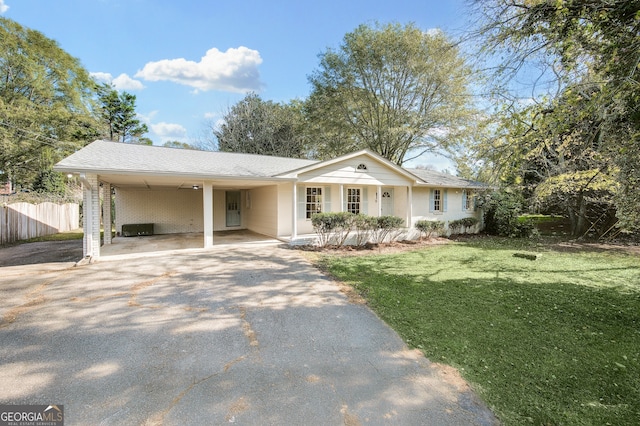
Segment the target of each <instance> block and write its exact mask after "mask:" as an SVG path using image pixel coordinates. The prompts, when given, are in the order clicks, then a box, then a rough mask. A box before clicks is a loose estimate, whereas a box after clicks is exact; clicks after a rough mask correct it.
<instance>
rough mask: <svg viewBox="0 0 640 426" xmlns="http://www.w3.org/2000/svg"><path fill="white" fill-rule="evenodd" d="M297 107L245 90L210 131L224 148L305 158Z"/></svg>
mask: <svg viewBox="0 0 640 426" xmlns="http://www.w3.org/2000/svg"><path fill="white" fill-rule="evenodd" d="M301 127H302V120H301V113H300V109H299V108H298V107H296V105H295V104H292V105H281V104H277V103H274V102H271V101H263V100H262V99H261V98H260V97H259V96H258V95H256V94H255V93H249V94H248V95H246V96H245V97H244V99H242V100H241V101H240V102H238V103H237V104H235V105H234V106H233V107H231V109H229V111H228V112H227V113H226V114H225V116H224V122H223V123H222V124H221V125H220V126H219V127H217V128H213V129H212V132H213V134H214V135H215V137H216V139H217V149H218V150H220V151H226V152H244V153H247V154H261V155H275V156H281V157H291V158H305V157H306V150H305V146H304V143H303V137H302V131H301Z"/></svg>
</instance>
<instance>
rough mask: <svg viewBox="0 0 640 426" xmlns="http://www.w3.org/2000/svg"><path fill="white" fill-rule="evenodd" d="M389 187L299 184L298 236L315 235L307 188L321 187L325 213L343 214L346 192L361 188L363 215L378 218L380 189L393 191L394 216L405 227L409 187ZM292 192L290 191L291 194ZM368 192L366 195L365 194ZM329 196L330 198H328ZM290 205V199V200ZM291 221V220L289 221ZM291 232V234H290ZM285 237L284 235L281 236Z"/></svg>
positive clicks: (353, 184) (352, 184)
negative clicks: (307, 200) (308, 205)
mask: <svg viewBox="0 0 640 426" xmlns="http://www.w3.org/2000/svg"><path fill="white" fill-rule="evenodd" d="M404 183H405V186H387V185H380V186H378V185H376V186H371V185H363V184H358V183H351V184H350V183H345V184H342V185H336V184H321V183H313V182H300V183H298V198H299V199H298V217H297V222H296V223H297V228H298V234H311V233H313V232H314V231H313V225H312V224H311V219H307V218H306V203H305V201H304V197H306V188H307V187H319V188H322V190H323V196H324V197H325V198H324V202H323V211H324V212H341V211H346V209H345V203H346V190H347V188H360V189H361V190H362V191H361V196H362V200H361V213H363V214H367V215H369V216H378V215H379V214H380V213H381V211H380V206H379V203H380V200H379V196H378V188H380V189H381V191H385V190H391V191H392V192H393V213H392V215H393V216H398V217H400V218H402V219H404V220H405V225H406V221H407V209H408V208H409V203H408V192H409V191H408V187H407V186H406V182H404ZM291 191H292V190H291V189H290V190H289V192H291ZM365 192H366V194H365ZM327 194H328V196H327ZM288 202H289V203H290V202H291V201H290V198H289V199H288ZM289 221H290V219H289ZM290 232H291V231H290V230H289V234H290ZM281 235H283V234H281Z"/></svg>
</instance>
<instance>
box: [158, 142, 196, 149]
mask: <svg viewBox="0 0 640 426" xmlns="http://www.w3.org/2000/svg"><path fill="white" fill-rule="evenodd" d="M162 146H166V147H167V148H180V149H194V147H193V146H191V145H190V144H188V143H186V142H180V141H166V142H165V143H163V144H162Z"/></svg>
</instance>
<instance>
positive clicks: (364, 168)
mask: <svg viewBox="0 0 640 426" xmlns="http://www.w3.org/2000/svg"><path fill="white" fill-rule="evenodd" d="M356 171H357V172H366V171H367V165H366V164H364V163H360V164H358V167H356Z"/></svg>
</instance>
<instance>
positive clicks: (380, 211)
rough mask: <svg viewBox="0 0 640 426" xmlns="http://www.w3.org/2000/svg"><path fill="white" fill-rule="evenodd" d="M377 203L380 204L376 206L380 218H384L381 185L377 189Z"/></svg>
mask: <svg viewBox="0 0 640 426" xmlns="http://www.w3.org/2000/svg"><path fill="white" fill-rule="evenodd" d="M376 201H377V202H378V205H377V206H376V207H377V208H378V217H380V216H382V186H380V185H378V187H377V188H376Z"/></svg>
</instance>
